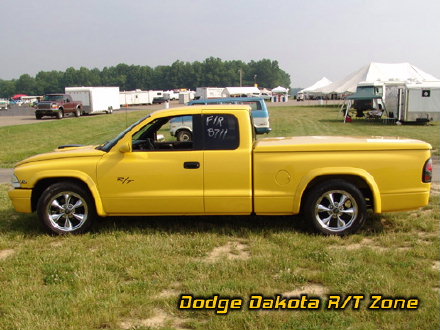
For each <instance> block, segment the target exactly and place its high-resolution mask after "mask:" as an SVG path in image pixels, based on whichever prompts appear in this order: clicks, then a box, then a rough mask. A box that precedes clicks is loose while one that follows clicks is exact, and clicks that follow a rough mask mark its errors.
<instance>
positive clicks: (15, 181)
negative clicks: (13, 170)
mask: <svg viewBox="0 0 440 330" xmlns="http://www.w3.org/2000/svg"><path fill="white" fill-rule="evenodd" d="M11 183H12V187H14V188H21V183H20V180H18V178H17V176H16V175H15V174H14V175H13V176H12V178H11Z"/></svg>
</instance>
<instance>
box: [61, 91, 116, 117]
mask: <svg viewBox="0 0 440 330" xmlns="http://www.w3.org/2000/svg"><path fill="white" fill-rule="evenodd" d="M65 91H66V93H68V94H69V95H71V96H72V99H73V100H74V101H77V102H81V103H82V107H81V113H82V114H83V115H84V114H87V115H90V114H96V113H112V112H113V110H118V109H120V104H119V87H66V88H65Z"/></svg>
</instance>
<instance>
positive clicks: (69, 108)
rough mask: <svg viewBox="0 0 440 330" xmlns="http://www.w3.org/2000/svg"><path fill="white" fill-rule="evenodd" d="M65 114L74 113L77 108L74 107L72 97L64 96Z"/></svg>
mask: <svg viewBox="0 0 440 330" xmlns="http://www.w3.org/2000/svg"><path fill="white" fill-rule="evenodd" d="M63 102H64V105H63V107H64V112H72V111H73V109H75V107H74V106H73V101H72V97H71V96H70V95H64V99H63Z"/></svg>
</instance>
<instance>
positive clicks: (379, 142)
mask: <svg viewBox="0 0 440 330" xmlns="http://www.w3.org/2000/svg"><path fill="white" fill-rule="evenodd" d="M182 116H186V117H187V116H190V117H191V119H192V127H193V137H192V139H191V140H190V141H177V139H176V138H175V137H173V136H171V135H170V134H169V132H170V121H171V120H172V119H173V118H179V117H182ZM431 176H432V163H431V146H430V145H429V144H427V143H425V142H422V141H418V140H412V139H405V138H385V137H348V136H327V137H325V136H305V137H267V138H261V139H258V140H256V139H255V130H254V126H253V123H252V115H251V111H250V108H249V106H244V105H215V106H212V105H205V106H192V107H182V108H174V109H169V110H160V111H156V112H154V113H152V114H151V115H148V116H147V117H145V118H142V119H140V120H139V121H137V122H136V123H134V124H132V125H131V126H130V127H128V128H127V129H126V130H125V131H123V132H122V133H120V134H119V135H118V136H116V137H115V138H114V139H112V140H111V141H108V142H106V143H104V144H102V145H98V146H96V145H95V146H75V145H67V146H60V147H58V149H56V150H55V151H54V152H49V153H44V154H40V155H36V156H32V157H30V158H27V159H25V160H23V161H21V162H19V163H18V164H17V165H16V166H15V169H14V175H13V179H12V185H13V189H12V190H10V191H9V196H10V198H11V200H12V202H13V205H14V207H15V209H16V211H18V212H24V213H31V212H34V211H36V212H37V214H38V217H39V218H40V220H41V221H42V223H43V224H44V226H45V227H46V228H47V229H48V230H49V231H51V232H53V233H57V234H67V233H81V232H85V231H87V230H88V229H89V228H90V227H91V225H92V224H93V223H94V222H96V220H97V219H98V216H100V217H106V216H130V215H133V216H135V215H136V216H139V215H149V216H159V215H251V214H257V215H294V214H299V213H301V214H303V215H304V217H305V218H306V219H307V220H308V221H309V222H310V224H311V225H313V226H314V228H315V229H316V230H317V231H318V232H321V233H323V234H327V235H346V234H350V233H354V232H356V231H357V230H358V229H359V228H360V227H361V226H362V225H363V223H364V222H365V220H366V217H367V209H371V210H373V211H374V212H376V213H381V212H391V211H400V210H409V209H416V208H419V207H422V206H425V205H427V203H428V200H429V193H430V182H431Z"/></svg>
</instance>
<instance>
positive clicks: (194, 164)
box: [183, 162, 200, 169]
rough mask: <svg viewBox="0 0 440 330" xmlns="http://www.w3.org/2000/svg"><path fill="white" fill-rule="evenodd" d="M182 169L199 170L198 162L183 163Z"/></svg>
mask: <svg viewBox="0 0 440 330" xmlns="http://www.w3.org/2000/svg"><path fill="white" fill-rule="evenodd" d="M183 168H186V169H198V168H200V163H199V162H184V163H183Z"/></svg>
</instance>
